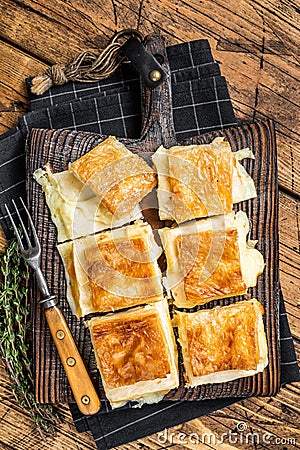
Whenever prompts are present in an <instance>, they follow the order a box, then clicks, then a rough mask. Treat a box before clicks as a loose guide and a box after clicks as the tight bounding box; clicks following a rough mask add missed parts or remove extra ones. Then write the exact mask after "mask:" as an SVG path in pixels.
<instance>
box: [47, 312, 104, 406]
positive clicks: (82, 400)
mask: <svg viewBox="0 0 300 450" xmlns="http://www.w3.org/2000/svg"><path fill="white" fill-rule="evenodd" d="M45 314H46V319H47V322H48V325H49V328H50V331H51V334H52V337H53V339H54V342H55V345H56V348H57V351H58V354H59V356H60V359H61V362H62V364H63V366H64V369H65V372H66V375H67V377H68V380H69V383H70V386H71V389H72V392H73V395H74V397H75V400H76V403H77V406H78V408H79V409H80V411H81V413H82V414H85V415H91V414H95V413H97V412H98V411H99V409H100V400H99V397H98V395H97V392H96V390H95V388H94V385H93V383H92V381H91V379H90V376H89V374H88V372H87V370H86V367H85V365H84V362H83V360H82V358H81V356H80V354H79V351H78V349H77V346H76V344H75V342H74V339H73V336H72V334H71V331H70V329H69V327H68V325H67V323H66V320H65V318H64V316H63V313H62V311H61V310H60V309H59V308H58V307H57V306H53V307H52V308H48V309H45Z"/></svg>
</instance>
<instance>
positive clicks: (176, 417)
mask: <svg viewBox="0 0 300 450" xmlns="http://www.w3.org/2000/svg"><path fill="white" fill-rule="evenodd" d="M167 53H168V58H169V62H170V67H171V77H172V95H173V115H174V124H175V129H176V136H177V139H178V141H180V140H182V139H184V138H186V137H189V136H193V135H198V134H200V133H204V132H207V131H212V130H218V129H223V128H225V127H229V126H234V125H236V123H237V121H236V119H235V116H234V113H233V109H232V105H231V101H230V98H229V94H228V90H227V85H226V80H225V78H224V77H222V76H221V73H220V68H219V65H218V64H217V63H216V62H215V61H214V60H213V57H212V54H211V50H210V47H209V44H208V41H206V40H200V41H194V42H190V43H185V44H179V45H176V46H172V47H169V48H167ZM27 83H28V85H29V86H30V79H29V80H27ZM29 99H30V111H29V112H28V114H26V115H25V116H22V117H20V120H19V126H18V127H17V128H15V129H14V130H11V131H10V132H8V133H6V134H5V135H3V136H2V137H0V208H1V211H2V213H1V214H0V221H1V224H2V226H3V228H4V229H5V232H6V233H7V235H8V236H9V228H8V225H9V224H8V223H7V221H6V219H7V217H6V214H5V212H3V204H4V203H5V202H7V201H9V200H10V199H11V198H15V197H17V196H18V195H23V193H24V191H25V167H24V138H25V136H26V134H27V133H28V131H29V130H30V129H31V128H33V127H34V128H60V129H62V128H63V129H73V130H82V131H92V132H96V133H101V134H112V135H116V136H119V137H129V138H137V137H139V131H140V123H141V112H140V87H139V78H138V76H137V73H136V72H134V71H133V70H132V69H131V68H130V66H129V65H123V66H122V69H121V70H119V71H118V72H116V73H115V74H114V75H113V76H111V77H110V78H108V79H107V80H104V81H101V82H98V83H93V84H90V83H68V84H67V85H64V86H56V87H53V88H51V89H50V90H49V91H48V92H46V93H45V94H43V95H42V96H39V97H37V96H34V95H32V94H31V93H30V91H29ZM280 331H281V382H282V384H284V383H288V382H293V381H298V380H299V379H300V377H299V369H298V365H297V362H296V359H295V351H294V346H293V341H292V337H291V333H290V329H289V325H288V321H287V317H286V313H285V309H284V302H283V299H282V295H281V301H280ZM235 401H236V399H220V400H213V401H210V400H206V401H201V402H197V401H193V402H183V401H177V402H174V401H172V402H171V401H169V402H162V403H160V404H158V405H144V406H143V407H142V408H141V409H134V408H132V409H126V410H119V411H114V412H108V413H99V414H97V415H95V416H92V417H88V418H87V417H84V416H82V415H81V414H80V412H79V411H78V409H77V407H76V406H75V405H70V409H71V412H72V415H73V418H74V422H75V425H76V428H77V429H78V431H87V430H91V431H92V433H93V436H94V438H95V442H96V444H97V447H98V448H99V449H109V448H113V447H116V446H118V445H121V444H123V443H126V442H129V441H132V440H136V439H139V438H141V437H143V436H146V435H149V434H153V433H155V432H158V431H160V430H162V429H164V428H169V427H172V426H174V425H177V424H180V423H183V422H185V421H188V420H191V419H193V418H195V417H199V416H201V415H205V414H208V413H210V412H212V411H215V410H217V409H220V408H223V407H225V406H228V405H231V404H232V403H234V402H235Z"/></svg>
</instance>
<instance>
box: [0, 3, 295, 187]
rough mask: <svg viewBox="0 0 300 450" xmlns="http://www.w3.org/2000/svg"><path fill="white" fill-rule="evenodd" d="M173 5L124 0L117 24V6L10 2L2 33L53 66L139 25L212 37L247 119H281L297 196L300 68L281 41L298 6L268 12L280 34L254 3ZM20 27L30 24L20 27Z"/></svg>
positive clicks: (285, 170) (283, 149) (173, 35)
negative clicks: (281, 33) (299, 86)
mask: <svg viewBox="0 0 300 450" xmlns="http://www.w3.org/2000/svg"><path fill="white" fill-rule="evenodd" d="M165 3H166V5H165V6H167V8H168V10H167V13H165V9H162V5H161V3H160V2H155V1H154V3H153V2H152V3H151V4H143V5H142V8H141V9H140V8H139V5H140V3H139V2H138V1H136V0H134V1H131V2H126V3H125V2H119V1H116V2H115V11H116V14H117V17H118V20H117V25H116V24H115V23H114V14H113V7H112V3H111V2H110V0H106V1H104V2H103V4H102V6H99V5H89V8H88V9H87V8H86V5H85V4H84V2H82V1H78V2H77V3H76V5H72V6H71V5H68V4H66V3H65V2H62V1H60V0H57V1H53V2H51V7H50V6H49V2H46V1H45V0H44V1H43V2H39V4H37V3H36V2H34V1H30V0H26V1H25V2H22V3H19V2H10V5H9V7H8V6H7V1H6V0H1V1H0V6H1V4H2V10H3V13H2V15H3V20H2V27H1V24H0V33H1V34H2V35H3V36H4V37H5V39H7V40H8V41H9V42H12V43H16V42H18V43H19V42H21V43H22V48H23V49H24V51H26V52H27V53H29V54H34V55H36V57H37V58H39V59H41V60H44V61H47V62H49V63H50V62H51V63H54V62H58V61H61V62H66V61H68V60H69V59H70V57H71V55H75V54H76V53H77V52H78V51H81V50H82V49H84V48H87V47H95V46H103V45H105V43H106V41H107V39H108V37H110V36H112V33H113V31H114V30H115V29H120V28H122V27H128V26H133V27H134V26H136V25H137V22H138V21H140V29H141V31H142V32H144V33H149V32H152V31H154V30H156V31H161V32H162V33H163V34H164V35H166V36H167V38H168V42H169V43H175V42H178V41H182V40H190V39H196V38H205V37H208V38H209V40H210V43H211V45H212V48H213V52H214V55H215V57H216V59H217V60H218V61H219V62H220V64H221V70H222V73H223V74H224V75H225V76H226V78H227V80H228V83H229V89H230V93H231V97H232V100H233V103H234V106H235V107H236V111H237V113H238V114H239V116H240V117H244V118H246V119H252V118H253V117H255V118H257V119H259V118H265V117H271V118H273V119H274V120H276V122H277V131H278V148H279V154H278V155H279V156H278V159H279V168H280V175H279V183H280V185H281V186H283V187H284V188H285V189H287V190H289V191H290V192H294V193H297V192H299V191H300V146H299V139H300V128H299V127H300V125H299V124H300V121H299V117H300V115H299V111H300V110H299V104H300V102H299V89H297V83H298V79H299V65H298V64H297V63H296V61H295V58H294V53H293V49H294V45H292V46H290V45H287V44H286V41H282V39H281V37H277V32H278V30H281V31H284V30H285V27H286V16H287V11H289V14H290V17H291V18H293V20H295V17H296V13H295V9H294V7H293V4H291V6H290V7H289V6H288V5H285V9H284V11H282V8H280V7H279V6H280V5H278V3H277V2H276V0H272V1H270V2H268V5H269V6H268V7H270V8H271V6H272V5H273V6H274V8H275V9H274V11H273V13H272V14H273V15H274V17H276V18H277V22H276V29H275V30H274V26H273V25H272V27H270V26H269V25H268V20H270V21H271V18H270V17H271V16H272V14H271V12H268V14H267V21H265V22H264V20H263V19H262V17H261V14H260V10H259V8H258V6H255V5H254V6H253V4H252V3H251V4H246V3H245V2H244V3H243V4H242V5H241V8H240V9H239V10H238V11H237V10H235V9H233V10H232V11H229V7H228V2H225V0H224V1H223V0H218V2H211V1H209V2H208V5H207V7H206V8H205V9H204V8H203V6H202V5H201V4H199V3H198V2H196V1H194V2H192V3H191V4H190V6H187V4H186V3H185V2H180V3H179V4H178V5H177V6H176V4H174V3H173V2H168V1H166V2H165ZM50 8H51V18H49V17H50V16H49V9H50ZM277 16H278V17H277ZM272 17H273V16H272ZM19 23H23V24H24V25H23V26H22V27H19ZM4 24H5V27H4ZM162 24H163V25H162ZM272 24H273V22H272ZM187 25H188V26H187ZM18 45H19V44H18ZM16 56H17V57H16V58H13V59H11V60H13V61H14V65H16V67H17V68H18V65H19V64H20V59H19V57H18V56H19V55H16ZM22 56H23V55H22ZM16 62H17V63H16ZM21 66H22V58H21ZM29 67H30V68H31V69H30V71H29V72H30V74H31V75H33V74H35V73H37V72H39V71H40V67H36V64H32V63H31V65H30V66H29ZM21 68H22V67H21ZM2 70H3V69H1V71H2ZM27 70H28V69H27ZM18 72H19V69H18ZM21 73H22V72H21ZM3 75H4V79H6V78H7V74H6V72H4V74H2V76H1V79H3ZM27 75H29V73H27ZM6 83H7V82H6ZM8 85H9V84H8ZM6 92H8V91H6ZM0 95H1V92H0ZM6 95H8V94H6ZM297 96H298V97H297ZM0 98H1V96H0ZM4 98H5V96H4ZM13 98H14V101H13V105H10V107H16V106H15V105H19V103H18V102H19V101H20V99H19V98H18V96H14V97H13ZM297 98H298V99H297ZM21 101H22V102H23V101H24V99H23V100H21ZM21 112H22V111H21ZM16 118H17V114H16V113H15V112H11V113H6V114H4V113H3V109H2V117H1V122H0V123H2V131H5V130H6V129H7V128H8V127H9V126H10V125H12V124H15V123H16Z"/></svg>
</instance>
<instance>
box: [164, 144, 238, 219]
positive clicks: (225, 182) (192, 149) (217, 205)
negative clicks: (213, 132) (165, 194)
mask: <svg viewBox="0 0 300 450" xmlns="http://www.w3.org/2000/svg"><path fill="white" fill-rule="evenodd" d="M234 162H235V161H234V156H233V153H232V152H231V148H230V146H229V144H228V142H221V143H220V145H219V146H218V147H217V151H216V147H215V145H213V144H211V145H192V146H188V147H174V148H173V149H172V148H171V149H170V150H169V171H170V191H171V193H172V194H173V202H174V211H175V219H176V220H177V221H178V222H183V221H185V220H189V219H193V218H197V217H207V216H209V215H210V216H212V215H217V214H227V213H229V212H230V211H231V210H232V171H233V164H234Z"/></svg>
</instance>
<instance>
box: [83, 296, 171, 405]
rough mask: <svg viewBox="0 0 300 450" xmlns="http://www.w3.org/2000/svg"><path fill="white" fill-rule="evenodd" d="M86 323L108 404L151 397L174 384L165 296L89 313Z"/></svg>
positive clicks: (146, 400)
mask: <svg viewBox="0 0 300 450" xmlns="http://www.w3.org/2000/svg"><path fill="white" fill-rule="evenodd" d="M88 326H89V329H90V333H91V340H92V343H93V347H94V350H95V357H96V361H97V366H98V369H99V371H100V374H101V378H102V383H103V387H104V390H105V393H106V396H107V398H108V400H109V401H110V403H111V405H112V407H113V408H116V407H119V406H121V405H123V404H124V403H126V402H127V401H129V400H136V401H138V402H139V403H141V404H143V403H156V402H158V401H160V400H161V399H162V398H163V396H164V394H165V393H166V392H168V391H169V390H170V389H173V388H176V387H178V384H179V377H178V361H177V347H176V343H175V337H174V333H173V328H172V325H171V320H170V315H169V309H168V303H167V301H166V299H163V298H161V301H160V302H156V303H154V304H152V305H146V306H144V307H137V308H131V309H130V310H127V311H121V312H117V313H113V314H108V315H106V316H102V317H94V318H92V319H91V320H89V321H88Z"/></svg>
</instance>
